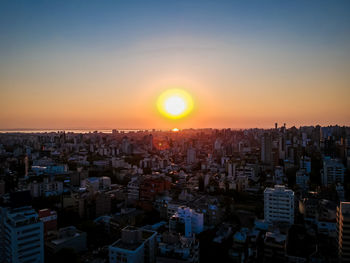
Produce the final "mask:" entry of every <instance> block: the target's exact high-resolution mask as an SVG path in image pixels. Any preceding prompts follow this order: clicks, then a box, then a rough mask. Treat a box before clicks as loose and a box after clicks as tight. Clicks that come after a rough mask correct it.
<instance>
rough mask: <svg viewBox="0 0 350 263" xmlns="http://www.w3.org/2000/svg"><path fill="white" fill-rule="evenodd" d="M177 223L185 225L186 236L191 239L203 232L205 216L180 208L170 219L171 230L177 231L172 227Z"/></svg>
mask: <svg viewBox="0 0 350 263" xmlns="http://www.w3.org/2000/svg"><path fill="white" fill-rule="evenodd" d="M177 223H182V224H184V228H185V229H184V231H185V236H186V237H190V236H192V234H193V233H195V234H199V233H201V232H202V231H203V225H204V216H203V214H202V213H198V212H196V211H194V210H193V209H191V208H189V207H186V206H180V207H178V208H177V212H176V213H175V214H174V215H173V216H172V217H171V218H170V222H169V224H170V228H173V229H176V227H172V225H173V226H174V225H175V224H177Z"/></svg>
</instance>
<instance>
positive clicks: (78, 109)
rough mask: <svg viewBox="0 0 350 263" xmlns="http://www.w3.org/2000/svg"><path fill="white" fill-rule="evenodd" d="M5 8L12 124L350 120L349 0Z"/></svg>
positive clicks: (0, 69) (6, 116)
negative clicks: (177, 94)
mask: <svg viewBox="0 0 350 263" xmlns="http://www.w3.org/2000/svg"><path fill="white" fill-rule="evenodd" d="M0 5H1V7H2V8H0V32H1V34H0V56H1V58H2V59H1V60H0V87H1V96H0V105H1V106H0V129H17V128H29V129H31V128H33V129H79V128H80V129H83V128H84V129H113V128H118V129H123V128H124V129H126V128H128V129H132V128H134V129H151V128H156V129H172V128H175V127H176V128H180V129H184V128H211V127H213V128H236V129H239V128H255V127H258V128H268V127H273V125H274V123H275V122H278V123H280V124H283V123H287V125H288V126H289V127H290V126H297V127H298V126H303V125H317V124H319V125H323V126H325V125H335V124H339V125H346V126H349V125H350V113H349V110H348V108H349V101H350V89H349V84H350V77H349V76H350V74H349V73H350V17H349V16H348V13H349V10H350V3H349V2H347V1H337V2H330V1H308V2H303V1H293V2H283V3H282V2H277V1H268V2H264V3H261V2H258V1H251V2H249V3H247V2H229V1H219V2H211V1H176V2H170V1H169V2H168V1H148V2H147V3H146V2H142V1H131V2H129V1H128V2H121V1H115V2H113V1H103V2H99V3H96V2H92V1H86V2H84V3H82V2H75V3H71V2H68V1H67V2H65V1H64V2H59V1H52V2H41V1H31V2H24V1H18V2H13V1H3V2H2V3H1V4H0ZM173 88H180V89H183V90H185V91H187V92H188V93H189V94H191V96H192V97H193V101H194V108H193V111H192V112H191V113H190V114H189V115H188V116H186V117H185V118H183V119H180V120H171V119H167V118H165V117H164V116H162V115H161V114H160V113H159V112H158V111H157V108H156V101H157V97H158V96H159V95H160V94H161V93H162V92H164V91H165V90H168V89H173Z"/></svg>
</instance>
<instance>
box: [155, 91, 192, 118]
mask: <svg viewBox="0 0 350 263" xmlns="http://www.w3.org/2000/svg"><path fill="white" fill-rule="evenodd" d="M157 108H158V110H159V112H160V113H161V114H162V115H164V116H165V117H167V118H170V119H180V118H183V117H185V116H187V115H188V114H189V113H190V112H191V111H192V109H193V100H192V97H191V95H190V94H189V93H187V92H186V91H184V90H182V89H169V90H166V91H165V92H163V93H162V94H161V95H160V96H159V97H158V100H157Z"/></svg>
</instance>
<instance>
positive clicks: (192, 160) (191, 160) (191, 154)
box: [187, 147, 196, 164]
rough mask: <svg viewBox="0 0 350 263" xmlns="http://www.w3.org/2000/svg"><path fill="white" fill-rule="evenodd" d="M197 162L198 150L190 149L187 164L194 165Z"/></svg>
mask: <svg viewBox="0 0 350 263" xmlns="http://www.w3.org/2000/svg"><path fill="white" fill-rule="evenodd" d="M195 162H196V149H195V148H192V147H190V148H188V149H187V164H194V163H195Z"/></svg>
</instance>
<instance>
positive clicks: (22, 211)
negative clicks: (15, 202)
mask: <svg viewBox="0 0 350 263" xmlns="http://www.w3.org/2000/svg"><path fill="white" fill-rule="evenodd" d="M0 211H1V214H0V258H1V260H2V262H4V263H10V262H11V263H17V262H35V263H43V262H44V227H43V223H42V222H41V221H40V220H39V217H38V214H37V213H36V212H35V210H34V209H32V208H31V207H30V206H24V207H20V208H4V207H1V208H0Z"/></svg>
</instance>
